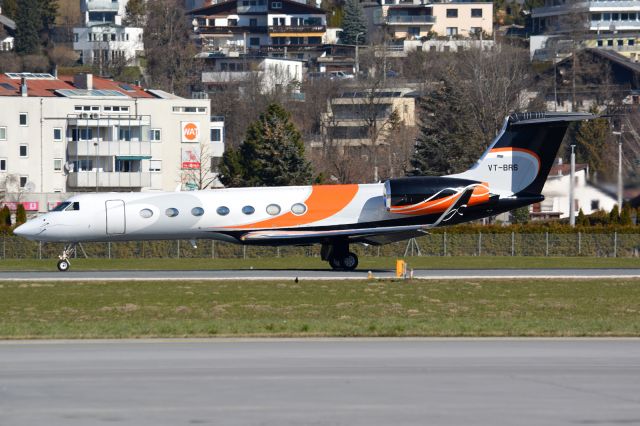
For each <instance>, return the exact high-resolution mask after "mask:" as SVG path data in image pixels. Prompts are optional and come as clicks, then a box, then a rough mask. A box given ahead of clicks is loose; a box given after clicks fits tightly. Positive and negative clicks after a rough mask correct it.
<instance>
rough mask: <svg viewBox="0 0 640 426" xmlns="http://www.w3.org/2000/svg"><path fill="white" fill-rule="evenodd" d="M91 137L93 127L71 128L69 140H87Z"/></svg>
mask: <svg viewBox="0 0 640 426" xmlns="http://www.w3.org/2000/svg"><path fill="white" fill-rule="evenodd" d="M91 139H93V129H71V140H72V141H74V142H77V141H89V140H91Z"/></svg>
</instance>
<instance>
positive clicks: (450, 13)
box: [447, 9, 458, 18]
mask: <svg viewBox="0 0 640 426" xmlns="http://www.w3.org/2000/svg"><path fill="white" fill-rule="evenodd" d="M457 17H458V9H447V18H457Z"/></svg>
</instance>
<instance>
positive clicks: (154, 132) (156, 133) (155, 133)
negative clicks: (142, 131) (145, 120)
mask: <svg viewBox="0 0 640 426" xmlns="http://www.w3.org/2000/svg"><path fill="white" fill-rule="evenodd" d="M149 133H150V135H149V139H150V140H151V142H159V141H161V140H162V132H161V131H160V129H151V131H150V132H149Z"/></svg>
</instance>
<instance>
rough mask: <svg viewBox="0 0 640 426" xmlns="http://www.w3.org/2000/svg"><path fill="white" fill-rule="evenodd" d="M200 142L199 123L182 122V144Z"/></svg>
mask: <svg viewBox="0 0 640 426" xmlns="http://www.w3.org/2000/svg"><path fill="white" fill-rule="evenodd" d="M199 140H200V123H194V122H192V121H188V122H185V121H183V122H182V142H198V141H199Z"/></svg>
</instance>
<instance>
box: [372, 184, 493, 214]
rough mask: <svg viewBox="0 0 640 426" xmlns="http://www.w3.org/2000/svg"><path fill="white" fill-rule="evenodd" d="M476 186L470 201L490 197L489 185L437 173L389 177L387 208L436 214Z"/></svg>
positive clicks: (385, 195) (385, 196) (407, 212)
mask: <svg viewBox="0 0 640 426" xmlns="http://www.w3.org/2000/svg"><path fill="white" fill-rule="evenodd" d="M469 187H475V188H474V192H473V195H472V200H470V202H469V204H478V203H480V202H485V201H488V200H489V188H488V187H487V186H486V185H484V184H483V183H482V182H477V181H473V180H468V179H458V178H451V177H439V176H417V177H406V178H398V179H389V180H387V181H386V182H385V183H384V201H385V206H386V208H387V210H388V211H391V212H395V213H406V214H424V213H437V212H440V211H444V210H446V207H447V205H448V204H450V203H452V202H453V201H454V200H455V198H456V197H458V195H459V194H462V192H463V191H464V190H465V189H466V188H469Z"/></svg>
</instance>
